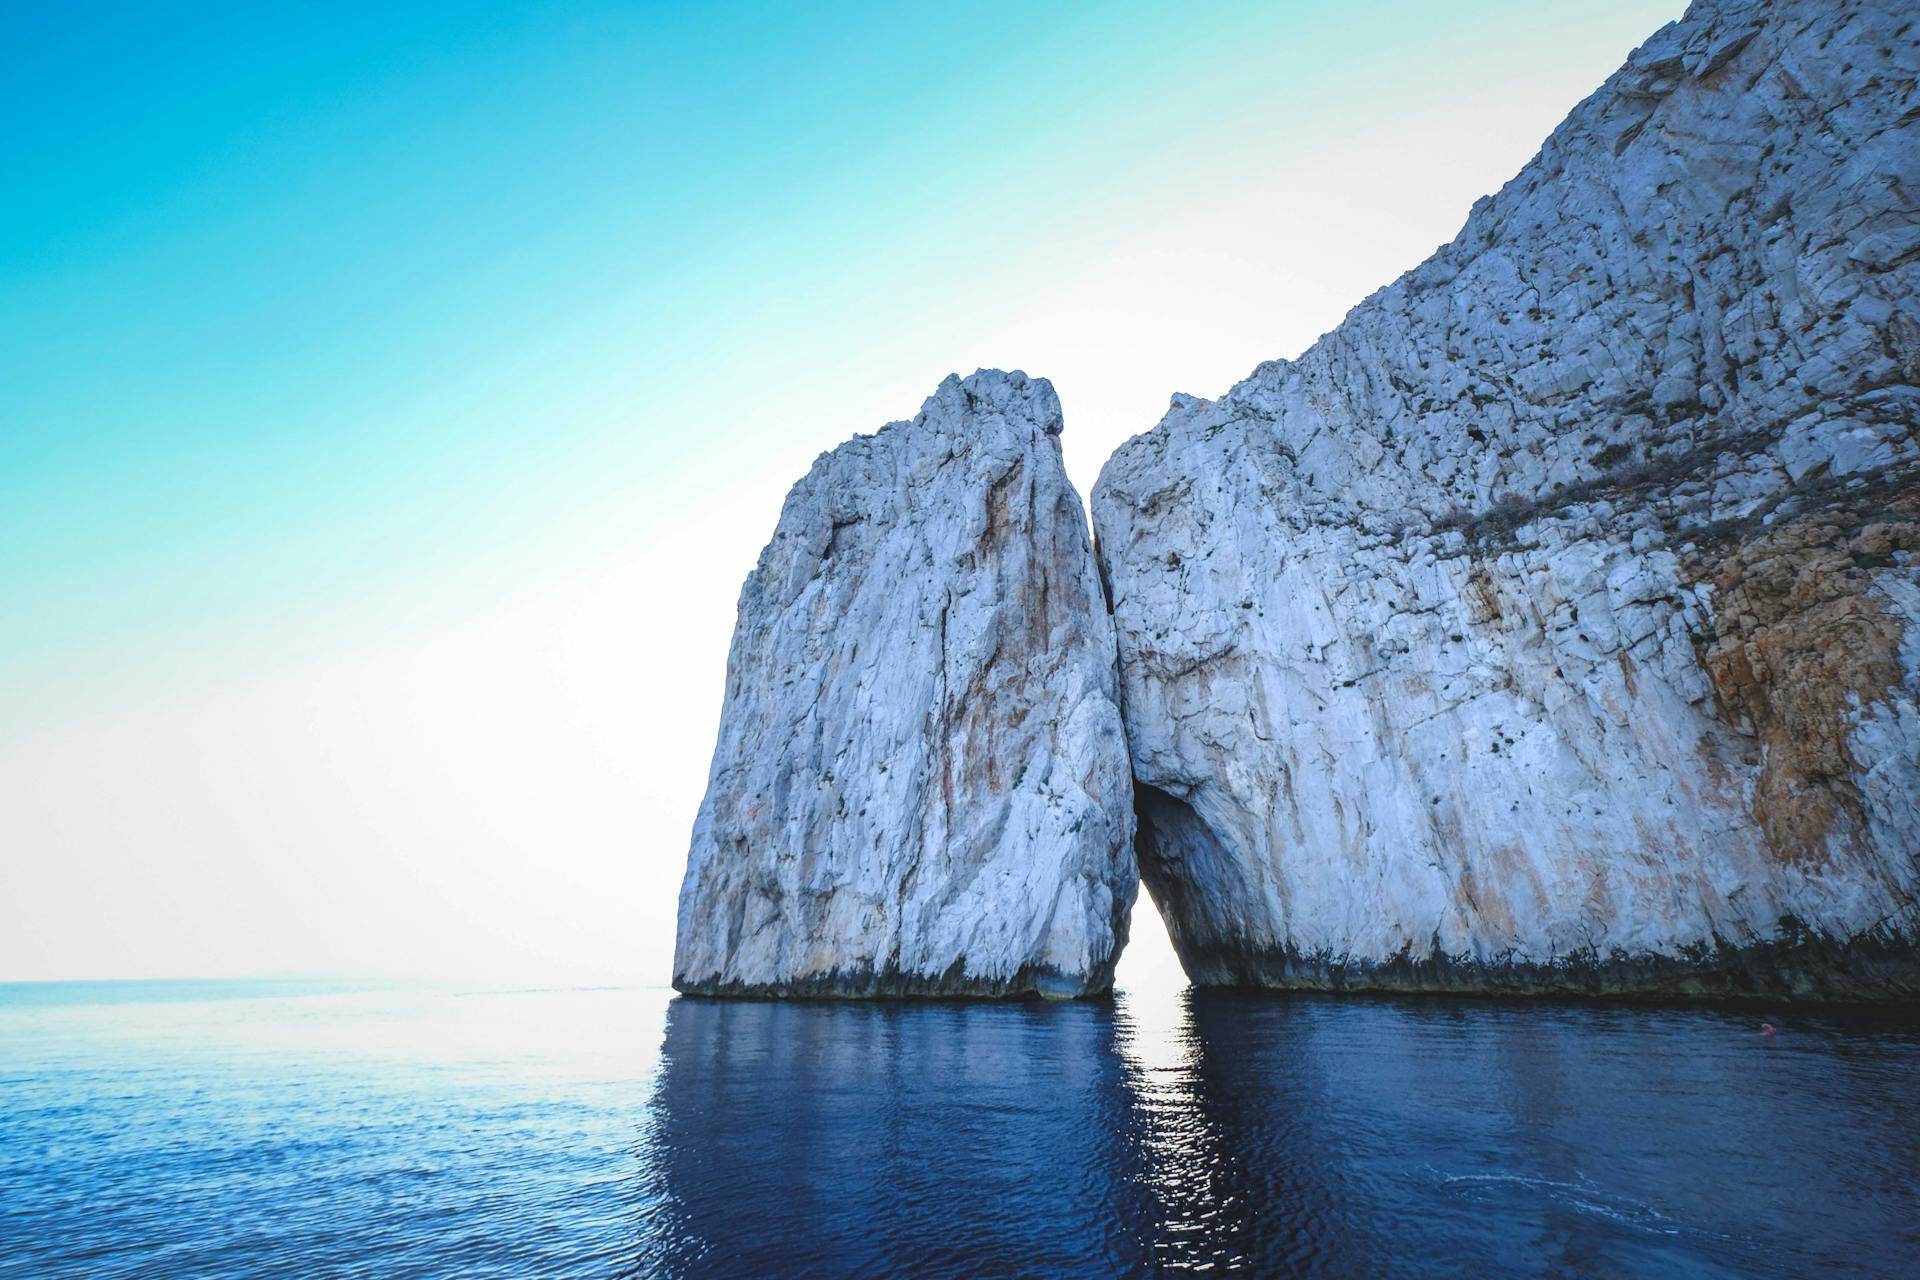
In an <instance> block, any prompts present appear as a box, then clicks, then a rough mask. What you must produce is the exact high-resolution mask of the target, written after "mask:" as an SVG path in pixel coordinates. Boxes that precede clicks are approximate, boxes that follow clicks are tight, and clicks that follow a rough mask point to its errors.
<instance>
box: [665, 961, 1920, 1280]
mask: <svg viewBox="0 0 1920 1280" xmlns="http://www.w3.org/2000/svg"><path fill="white" fill-rule="evenodd" d="M1757 1025H1758V1023H1757V1020H1756V1019H1755V1018H1754V1017H1753V1016H1752V1015H1751V1014H1750V1013H1748V1012H1745V1011H1729V1010H1701V1009H1687V1010H1659V1009H1653V1010H1649V1009H1605V1008H1595V1007H1587V1006H1553V1005H1532V1004H1524V1005H1500V1004H1465V1005H1462V1004H1457V1003H1451V1004H1450V1003H1438V1002H1425V1001H1418V1000H1413V1001H1359V1002H1340V1001H1334V1000H1328V999H1323V998H1316V997H1302V998H1293V999H1273V998H1271V997H1266V998H1262V997H1248V996H1242V995H1235V994H1225V993H1201V992H1196V993H1189V994H1185V995H1181V996H1178V997H1176V998H1174V999H1172V1000H1170V1001H1164V1002H1163V1001H1141V1002H1139V1003H1138V1005H1137V1006H1136V1004H1135V1002H1133V1001H1132V1000H1130V999H1129V997H1128V996H1126V995H1124V994H1123V995H1122V996H1120V997H1118V998H1117V999H1116V1000H1114V1001H1113V1002H1111V1003H1108V1002H1096V1003H1079V1004H1073V1005H1067V1006H1059V1007H1048V1006H1041V1005H1022V1004H989V1005H973V1006H968V1005H958V1004H932V1005H926V1006H917V1007H916V1006H912V1005H900V1004H884V1003H882V1004H859V1003H853V1002H830V1003H819V1004H781V1003H727V1002H713V1001H699V1000H686V999H682V1000H678V1001H676V1002H674V1004H673V1005H672V1007H671V1008H670V1010H669V1013H668V1020H667V1030H666V1039H665V1046H664V1050H663V1060H662V1067H661V1074H660V1077H659V1084H658V1089H657V1092H656V1096H655V1099H654V1107H653V1109H652V1118H651V1120H650V1122H649V1126H650V1127H649V1131H648V1133H647V1134H646V1137H645V1142H644V1149H645V1153H646V1160H645V1168H646V1177H647V1178H648V1179H649V1180H652V1181H654V1182H656V1183H657V1185H656V1186H654V1187H653V1188H651V1190H652V1191H653V1192H655V1193H657V1198H655V1197H649V1198H650V1199H653V1201H654V1203H657V1204H658V1205H659V1206H660V1207H659V1208H658V1209H657V1211H656V1212H657V1214H658V1217H657V1218H656V1219H655V1220H654V1221H653V1222H651V1223H650V1224H649V1226H648V1229H647V1234H648V1236H649V1237H651V1240H652V1241H653V1247H651V1248H648V1249H645V1250H643V1255H644V1256H646V1257H647V1258H648V1262H649V1265H648V1268H647V1269H648V1270H649V1271H658V1272H663V1273H668V1274H686V1275H718V1274H768V1273H772V1272H779V1273H781V1274H821V1275H826V1274H833V1275H840V1274H861V1275H869V1274H913V1275H918V1276H938V1275H983V1274H986V1275H994V1274H1050V1275H1110V1274H1145V1273H1152V1272H1166V1271H1178V1270H1185V1269H1191V1268H1198V1267H1201V1266H1204V1265H1206V1264H1214V1265H1216V1266H1221V1265H1224V1266H1226V1267H1229V1268H1231V1267H1234V1266H1239V1267H1245V1268H1250V1269H1252V1270H1255V1271H1257V1272H1259V1273H1261V1274H1325V1275H1347V1274H1365V1275H1394V1274H1406V1275H1413V1274H1435V1273H1440V1274H1448V1273H1462V1274H1490V1273H1498V1274H1518V1275H1527V1274H1568V1273H1573V1274H1597V1273H1612V1274H1624V1273H1632V1274H1647V1273H1652V1272H1660V1273H1663V1274H1680V1275H1735V1274H1739V1275H1752V1274H1779V1275H1788V1274H1799V1273H1805V1272H1807V1271H1809V1270H1811V1269H1814V1268H1817V1267H1820V1266H1822V1265H1826V1264H1832V1263H1835V1262H1838V1261H1842V1260H1844V1262H1845V1264H1846V1266H1847V1267H1848V1269H1849V1271H1850V1272H1851V1273H1853V1274H1867V1275H1875V1274H1879V1275H1893V1274H1898V1272H1899V1268H1900V1267H1901V1266H1902V1265H1904V1258H1905V1256H1906V1255H1905V1254H1904V1253H1903V1252H1902V1249H1901V1246H1900V1243H1899V1242H1900V1240H1901V1238H1902V1235H1903V1233H1905V1232H1907V1231H1908V1230H1909V1229H1910V1224H1911V1222H1913V1221H1915V1220H1916V1214H1920V1186H1917V1185H1916V1180H1915V1178H1914V1175H1913V1173H1912V1170H1914V1169H1916V1168H1920V1136H1916V1127H1915V1126H1914V1125H1913V1124H1911V1123H1909V1122H1908V1121H1910V1120H1911V1118H1912V1113H1913V1109H1914V1101H1913V1100H1914V1098H1915V1097H1916V1096H1917V1095H1916V1090H1915V1085H1916V1084H1920V1066H1917V1065H1916V1064H1917V1063H1920V1053H1917V1052H1916V1051H1917V1050H1920V1028H1916V1027H1915V1026H1914V1025H1913V1024H1912V1023H1911V1022H1899V1021H1888V1020H1884V1019H1879V1020H1867V1021H1844V1022H1842V1021H1801V1022H1797V1023H1796V1024H1795V1025H1794V1028H1793V1029H1792V1030H1791V1032H1789V1033H1788V1034H1786V1035H1783V1036H1782V1037H1779V1038H1777V1039H1775V1040H1772V1041H1767V1040H1763V1039H1762V1038H1761V1037H1760V1036H1759V1035H1758V1034H1757V1032H1756V1031H1755V1029H1754V1028H1755V1027H1757Z"/></svg>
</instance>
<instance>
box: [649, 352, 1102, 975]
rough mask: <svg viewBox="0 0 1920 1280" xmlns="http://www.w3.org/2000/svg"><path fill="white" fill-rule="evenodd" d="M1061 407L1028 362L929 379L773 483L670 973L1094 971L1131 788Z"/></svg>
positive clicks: (737, 634) (1098, 968) (730, 666)
mask: <svg viewBox="0 0 1920 1280" xmlns="http://www.w3.org/2000/svg"><path fill="white" fill-rule="evenodd" d="M1060 429H1061V417H1060V402H1059V400H1058V399H1057V398H1056V396H1055V395H1054V391H1053V387H1052V386H1051V385H1050V384H1048V383H1047V382H1046V381H1045V380H1044V379H1039V378H1028V377H1027V376H1026V375H1024V374H1021V373H1000V372H994V371H982V372H979V373H976V374H974V375H973V376H972V377H970V378H966V379H964V380H963V379H960V378H948V379H947V381H946V382H944V383H942V384H941V386H940V389H939V390H938V391H936V392H935V393H934V395H933V396H932V398H931V399H929V400H928V401H927V402H926V405H925V406H924V407H923V408H922V409H921V411H920V414H919V416H918V417H916V418H914V419H913V420H912V421H910V422H895V423H892V424H890V425H888V426H886V427H884V428H882V429H881V430H880V431H879V432H878V433H876V434H874V435H871V436H856V437H855V438H854V439H852V440H850V441H848V442H847V443H846V444H844V445H841V446H840V447H839V448H838V449H835V450H833V451H832V452H831V453H827V454H824V455H822V456H821V457H820V459H819V460H818V461H817V462H815V463H814V466H813V469H812V471H810V472H809V473H808V474H807V476H806V478H805V479H803V480H801V481H800V483H799V484H797V485H795V486H794V488H793V490H792V492H790V493H789V494H788V495H787V500H786V505H785V508H784V509H783V510H782V512H781V515H780V523H779V527H778V528H777V529H776V530H775V532H774V535H773V541H772V542H770V543H768V544H767V548H766V550H765V551H764V552H762V553H761V556H760V563H759V565H758V567H756V568H755V569H754V571H753V573H752V575H751V576H750V577H749V578H748V579H747V583H746V586H745V588H744V589H743V590H742V591H741V593H740V611H739V620H738V623H737V625H736V628H735V631H734V637H733V648H732V651H731V653H730V655H729V657H728V662H727V690H726V702H725V706H724V708H723V710H722V713H721V725H720V738H719V744H718V746H717V747H716V748H715V751H714V756H713V767H712V772H711V774H710V777H709V781H708V785H707V794H706V799H705V800H704V802H703V803H702V804H701V806H700V814H699V818H698V820H697V821H696V822H695V824H694V831H693V847H692V852H691V854H690V856H689V859H688V864H687V875H686V881H685V883H684V885H683V887H682V889H681V893H680V919H679V932H678V940H677V941H678V945H677V950H676V953H675V958H674V971H675V977H674V985H675V986H676V987H678V988H679V989H680V990H682V991H686V992H693V993H699V994H720V995H857V996H878V995H981V996H1012V995H1022V994H1029V993H1038V994H1041V995H1048V996H1074V995H1082V994H1087V993H1090V992H1095V991H1102V990H1105V989H1106V988H1107V987H1108V986H1109V985H1110V984H1111V981H1112V974H1113V965H1114V961H1115V960H1116V959H1117V957H1118V953H1119V950H1120V947H1121V945H1122V944H1123V943H1124V941H1125V937H1126V922H1127V914H1128V912H1129V910H1130V909H1131V907H1132V905H1133V899H1134V893H1135V890H1136V885H1137V876H1136V872H1135V869H1134V861H1133V850H1132V836H1133V794H1132V782H1131V777H1130V774H1129V770H1128V764H1127V753H1126V740H1125V735H1124V733H1123V731H1122V728H1121V724H1120V712H1119V707H1118V696H1119V689H1118V680H1117V676H1116V673H1115V665H1114V638H1113V624H1112V621H1111V620H1110V619H1109V617H1108V616H1107V612H1106V609H1105V605H1104V602H1103V601H1102V598H1101V593H1100V580H1099V575H1098V571H1097V569H1096V568H1095V565H1094V560H1093V552H1092V548H1091V546H1090V544H1089V541H1088V536H1087V523H1086V514H1085V511H1084V509H1083V507H1082V506H1081V503H1080V499H1079V497H1078V495H1077V494H1076V493H1075V492H1074V489H1073V487H1072V486H1071V485H1070V484H1068V483H1067V477H1066V473H1065V471H1064V470H1063V469H1062V467H1061V462H1060V442H1059V433H1060Z"/></svg>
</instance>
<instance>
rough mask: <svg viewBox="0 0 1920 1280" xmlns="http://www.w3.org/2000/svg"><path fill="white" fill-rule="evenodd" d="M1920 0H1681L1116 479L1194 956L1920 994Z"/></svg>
mask: <svg viewBox="0 0 1920 1280" xmlns="http://www.w3.org/2000/svg"><path fill="white" fill-rule="evenodd" d="M1917 77H1920V14H1916V12H1915V10H1914V8H1913V6H1912V5H1911V4H1908V3H1896V2H1895V0H1873V2H1865V3H1832V2H1825V0H1823V2H1820V3H1813V2H1811V0H1809V2H1807V3H1776V4H1771V5H1768V4H1760V3H1742V2H1739V0H1727V2H1724V3H1702V4H1697V5H1696V6H1695V7H1694V8H1693V9H1692V10H1691V11H1690V12H1689V13H1688V15H1687V17H1686V18H1685V19H1684V20H1682V21H1681V22H1679V23H1677V24H1674V25H1671V26H1669V27H1667V28H1665V29H1663V30H1662V31H1660V32H1659V33H1657V34H1656V35H1655V36H1654V37H1653V38H1652V39H1651V40H1649V41H1648V42H1647V43H1646V44H1645V45H1644V46H1643V47H1642V48H1641V49H1639V50H1638V51H1636V52H1635V53H1634V54H1633V56H1632V57H1631V59H1630V60H1629V61H1628V63H1627V65H1626V66H1625V67H1624V68H1622V69H1621V70H1620V71H1619V72H1618V73H1617V74H1615V75H1614V76H1613V77H1612V79H1610V80H1609V81H1608V82H1607V84H1606V85H1605V86H1603V87H1602V88H1601V89H1600V90H1599V91H1598V92H1597V93H1595V94H1594V95H1593V96H1592V97H1591V98H1589V99H1588V100H1587V101H1585V102H1584V103H1582V104H1581V105H1580V106H1579V107H1577V108H1576V109H1575V110H1574V112H1573V114H1572V115H1571V116H1570V117H1569V118H1568V120H1567V121H1566V122H1565V123H1564V124H1563V125H1562V126H1561V127H1560V128H1559V129H1558V130H1557V131H1555V133H1554V135H1553V136H1552V137H1551V138H1550V139H1548V141H1547V142H1546V144H1545V146H1544V147H1543V148H1542V150H1541V152H1540V154H1539V156H1537V157H1536V158H1535V159H1534V160H1533V162H1532V163H1530V164H1529V165H1528V166H1527V167H1526V168H1525V169H1524V170H1523V171H1522V172H1521V173H1520V175H1519V176H1518V177H1516V178H1515V179H1514V180H1513V181H1512V182H1510V183H1509V184H1507V186H1506V187H1505V188H1504V189H1502V190H1501V191H1500V193H1499V194H1498V195H1496V196H1493V197H1491V198H1489V199H1486V200H1483V201H1481V202H1480V203H1479V204H1477V205H1476V206H1475V208H1474V210H1473V213H1472V216H1471V217H1470V218H1469V219H1468V221H1467V224H1466V226H1465V228H1464V229H1463V230H1462V231H1461V233H1460V235H1459V236H1458V237H1457V238H1456V239H1455V240H1454V241H1453V242H1452V243H1451V244H1448V245H1446V246H1444V247H1443V248H1441V249H1440V250H1439V251H1438V252H1437V253H1436V254H1435V255H1434V256H1433V257H1432V258H1431V259H1429V260H1428V261H1427V262H1425V263H1423V264H1422V265H1421V266H1419V267H1417V268H1415V269H1414V270H1413V271H1411V272H1409V273H1408V274H1407V275H1405V276H1403V277H1402V278H1401V279H1400V280H1398V281H1396V282H1395V283H1393V284H1392V285H1390V286H1388V287H1387V288H1385V289H1383V290H1381V291H1380V292H1378V293H1376V294H1375V295H1373V296H1372V297H1371V298H1369V299H1367V300H1366V301H1365V302H1363V303H1362V304H1361V305H1360V306H1358V307H1357V308H1355V309H1354V311H1353V312H1352V313H1351V314H1349V316H1348V317H1347V319H1346V320H1345V322H1344V323H1343V324H1342V325H1341V326H1340V327H1339V328H1338V329H1336V330H1334V331H1333V332H1332V333H1330V334H1328V335H1326V336H1325V337H1324V338H1322V339H1321V340H1320V342H1318V343H1317V344H1316V345H1315V346H1314V347H1313V348H1312V349H1310V350H1309V351H1308V352H1307V353H1306V354H1304V355H1303V356H1301V357H1300V358H1299V359H1298V360H1294V361H1290V362H1289V361H1276V362H1273V363H1270V364H1266V365H1262V366H1261V367H1260V368H1259V369H1257V370H1256V371H1255V372H1254V374H1253V375H1252V376H1251V377H1250V378H1248V379H1247V380H1246V381H1244V382H1242V383H1240V384H1239V385H1238V386H1236V387H1234V388H1233V389H1232V390H1231V391H1230V392H1228V393H1227V395H1225V396H1224V397H1222V398H1221V399H1219V400H1214V401H1208V400H1199V399H1193V398H1190V397H1185V396H1176V397H1175V398H1174V403H1173V407H1172V409H1171V410H1170V411H1169V413H1168V414H1167V416H1166V418H1165V419H1164V420H1163V421H1162V422H1161V423H1160V425H1159V426H1158V427H1157V428H1155V429H1154V430H1153V431H1151V432H1149V433H1147V434H1146V435H1143V436H1139V437H1136V438H1135V439H1133V440H1132V441H1130V442H1128V443H1127V444H1126V445H1125V446H1123V447H1122V448H1121V450H1120V451H1119V452H1118V453H1117V454H1116V455H1115V456H1114V458H1113V459H1112V460H1111V461H1110V462H1109V463H1108V464H1107V466H1106V469H1105V470H1104V472H1103V473H1102V475H1101V478H1100V482H1099V484H1098V485H1097V486H1096V488H1095V491H1094V496H1093V507H1094V524H1095V528H1096V530H1097V533H1098V539H1099V548H1100V556H1101V563H1102V569H1103V572H1104V573H1105V575H1106V578H1107V581H1108V584H1109V586H1110V589H1111V594H1112V602H1113V610H1114V616H1115V621H1116V624H1117V628H1118V636H1119V649H1120V663H1121V674H1122V686H1123V690H1124V705H1125V709H1126V720H1127V731H1128V735H1129V739H1130V744H1131V748H1132V755H1133V763H1134V769H1135V773H1136V776H1137V778H1138V780H1139V783H1140V790H1139V814H1140V834H1139V847H1140V858H1141V866H1142V870H1143V873H1144V876H1145V878H1146V880H1147V883H1148V886H1149V888H1150V889H1151V890H1152V891H1153V892H1154V894H1155V897H1156V899H1157V901H1158V902H1159V903H1160V905H1161V907H1162V910H1163V912H1164V914H1165V915H1166V918H1167V921H1168V924H1169V926H1170V928H1171V929H1172V931H1173V934H1174V940H1175V944H1176V948H1177V949H1178V951H1179V953H1180V955H1181V957H1182V959H1183V961H1184V962H1185V963H1186V965H1187V968H1188V970H1189V972H1190V973H1191V974H1192V975H1193V976H1194V977H1195V978H1196V979H1197V980H1199V981H1202V982H1210V983H1262V984H1273V985H1282V986H1307V987H1322V986H1330V987H1340V986H1350V987H1381V988H1440V989H1468V988H1471V989H1495V990H1519V991H1568V990H1575V991H1647V992H1701V993H1708V992H1739V991H1765V992H1772V993H1782V994H1807V995H1824V996H1835V997H1854V996H1894V997H1906V998H1912V997H1914V996H1915V995H1920V962H1917V961H1916V948H1915V939H1916V936H1920V907H1916V892H1920V707H1917V705H1916V704H1917V703H1920V439H1916V425H1915V424H1916V422H1920V389H1916V385H1915V384H1916V382H1920V304H1917V303H1916V284H1920V209H1917V208H1916V201H1917V200H1920V127H1916V120H1917V119H1920V97H1917V96H1916V91H1915V81H1916V78H1917Z"/></svg>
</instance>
